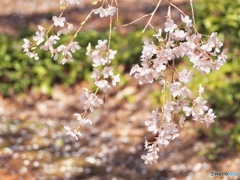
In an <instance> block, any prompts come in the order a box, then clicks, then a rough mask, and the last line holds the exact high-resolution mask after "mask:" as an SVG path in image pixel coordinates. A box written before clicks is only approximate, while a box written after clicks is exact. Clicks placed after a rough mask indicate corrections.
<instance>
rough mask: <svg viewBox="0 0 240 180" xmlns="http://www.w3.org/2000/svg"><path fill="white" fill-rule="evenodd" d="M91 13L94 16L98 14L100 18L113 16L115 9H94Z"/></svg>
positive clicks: (109, 7) (110, 7) (111, 7)
mask: <svg viewBox="0 0 240 180" xmlns="http://www.w3.org/2000/svg"><path fill="white" fill-rule="evenodd" d="M93 12H94V14H99V16H100V17H101V18H102V17H107V16H114V14H115V13H116V12H117V8H115V7H113V6H110V5H109V6H108V7H107V8H103V7H100V8H98V9H95V10H94V11H93Z"/></svg>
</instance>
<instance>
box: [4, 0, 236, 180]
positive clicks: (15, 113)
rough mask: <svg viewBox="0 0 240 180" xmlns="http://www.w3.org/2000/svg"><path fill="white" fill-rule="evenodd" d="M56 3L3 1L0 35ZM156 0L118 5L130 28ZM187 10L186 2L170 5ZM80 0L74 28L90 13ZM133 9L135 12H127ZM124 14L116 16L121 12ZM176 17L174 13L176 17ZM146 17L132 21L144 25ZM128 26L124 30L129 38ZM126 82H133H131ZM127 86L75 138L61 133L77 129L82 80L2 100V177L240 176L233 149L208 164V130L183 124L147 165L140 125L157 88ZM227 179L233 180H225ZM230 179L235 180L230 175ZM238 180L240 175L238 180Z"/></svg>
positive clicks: (39, 19)
mask: <svg viewBox="0 0 240 180" xmlns="http://www.w3.org/2000/svg"><path fill="white" fill-rule="evenodd" d="M58 2H59V1H58V0H51V1H47V0H41V1H40V0H36V1H34V0H15V1H14V0H2V1H1V2H0V5H1V11H0V32H2V33H6V34H9V35H12V36H17V34H18V28H19V27H21V26H25V27H28V26H29V25H36V24H38V23H44V20H43V19H51V16H52V13H53V12H54V13H56V14H57V12H56V11H57V10H58V8H56V7H58V5H57V4H58ZM156 2H157V0H153V1H150V2H149V1H148V0H142V1H137V0H122V1H121V3H119V7H120V9H122V11H121V12H123V13H124V15H126V18H125V19H123V22H124V23H129V22H131V21H133V20H134V19H136V18H137V17H141V16H142V15H144V14H146V13H150V12H152V10H153V9H154V7H155V5H156ZM173 2H175V3H176V4H179V6H182V7H184V6H185V4H184V2H183V1H181V0H178V1H173ZM166 4H167V1H163V6H162V8H161V9H160V10H159V11H158V12H157V17H156V18H154V19H153V24H154V25H156V26H160V25H161V24H162V23H163V22H164V19H163V18H161V17H162V16H163V14H166ZM89 10H90V5H89V3H86V1H84V2H83V4H82V5H81V6H79V7H72V8H71V10H69V11H67V12H66V17H67V19H69V21H70V22H73V23H74V24H79V23H80V22H81V21H82V19H83V18H84V17H85V16H86V13H87V12H89ZM133 11H134V14H133V13H132V12H133ZM120 15H121V14H120ZM175 16H176V18H178V17H177V16H178V13H177V12H176V13H175ZM147 20H148V19H144V20H143V21H142V22H138V23H136V24H134V26H132V27H131V28H135V27H137V26H139V25H143V24H144V23H146V22H147ZM106 24H107V22H99V21H97V20H95V19H94V18H93V20H92V22H91V23H90V24H88V26H86V27H85V29H92V28H93V27H97V29H98V30H101V29H103V28H104V27H105V25H106ZM128 30H129V29H128V28H127V29H123V30H120V31H124V32H126V33H127V31H128ZM129 78H130V77H129ZM131 81H132V85H129V86H124V87H121V88H116V89H114V90H113V91H112V92H111V94H109V95H106V103H105V105H104V107H103V108H102V109H100V110H99V111H96V112H95V113H94V114H92V115H91V116H92V118H93V126H91V127H89V128H86V129H83V130H82V133H83V137H82V138H81V139H80V140H79V141H76V140H75V139H73V138H71V137H69V136H66V134H65V133H66V132H65V131H64V129H63V125H76V122H75V121H74V120H73V119H74V117H73V116H72V114H73V113H75V112H79V111H80V110H81V105H80V103H79V99H78V97H79V94H80V92H81V89H82V86H85V85H86V82H81V83H79V84H77V85H75V86H74V87H71V88H64V87H63V86H61V85H55V86H54V89H53V93H52V94H53V96H52V97H51V98H49V97H47V96H44V95H42V94H40V93H38V92H35V91H30V92H29V93H28V94H23V95H20V96H14V97H12V98H3V97H0V116H1V119H0V180H18V179H24V180H25V179H29V180H32V179H33V180H35V179H43V180H45V179H76V180H78V179H94V180H95V179H96V180H98V179H99V180H101V179H112V180H114V179H134V180H135V179H140V180H141V179H143V180H144V179H152V180H157V179H193V180H198V179H199V180H200V179H227V178H222V177H214V178H213V177H211V176H210V172H211V171H216V172H226V171H227V172H230V171H232V172H233V171H235V172H238V173H240V153H239V152H231V154H225V155H224V156H223V157H220V158H218V161H209V160H207V159H206V158H205V157H204V156H200V155H199V152H201V151H204V150H205V149H207V148H209V147H212V146H213V145H214V144H213V143H212V142H210V141H209V140H208V139H206V138H202V137H199V134H198V133H197V129H199V128H203V129H204V131H207V129H206V128H205V126H203V125H201V124H197V123H196V122H192V121H187V122H186V123H185V125H184V127H183V128H182V129H181V131H180V137H179V138H177V139H176V140H174V141H173V142H172V143H171V144H170V145H169V146H168V147H167V148H166V149H165V150H164V151H162V152H161V153H160V154H159V156H160V158H159V162H158V163H157V164H155V165H148V166H147V165H144V163H143V161H142V160H141V159H140V155H142V154H144V153H146V152H145V151H144V148H143V144H144V138H145V136H147V138H149V137H150V136H151V135H149V134H148V133H147V129H146V127H145V125H144V121H145V120H146V119H148V118H149V115H150V111H151V100H150V98H149V96H148V94H149V93H150V92H152V91H153V90H158V88H159V87H158V86H157V85H155V84H154V85H152V86H142V87H140V86H138V85H137V84H136V82H134V81H133V80H131ZM228 179H230V178H228ZM232 179H233V178H232ZM235 179H237V178H235Z"/></svg>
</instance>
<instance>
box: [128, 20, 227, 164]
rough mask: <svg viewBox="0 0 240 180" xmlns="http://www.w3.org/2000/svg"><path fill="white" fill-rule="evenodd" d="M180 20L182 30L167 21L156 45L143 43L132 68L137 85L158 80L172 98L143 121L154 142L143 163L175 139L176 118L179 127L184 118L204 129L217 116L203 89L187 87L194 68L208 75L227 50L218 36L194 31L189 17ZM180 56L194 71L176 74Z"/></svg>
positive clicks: (223, 59) (224, 59)
mask: <svg viewBox="0 0 240 180" xmlns="http://www.w3.org/2000/svg"><path fill="white" fill-rule="evenodd" d="M181 19H182V23H183V24H184V26H183V27H181V28H180V27H178V26H177V25H176V24H175V23H174V21H173V20H171V19H168V20H167V22H166V23H165V28H164V30H162V29H159V30H158V33H157V34H155V35H154V37H156V38H157V39H158V44H157V45H155V44H154V43H153V42H149V41H145V42H144V45H143V50H142V56H141V66H139V65H134V66H133V68H132V69H131V72H130V75H133V76H134V78H135V79H137V80H138V82H139V84H146V83H147V84H148V83H153V82H154V81H158V82H159V83H160V84H161V85H162V86H163V93H167V92H168V93H169V94H170V95H171V97H170V98H169V100H166V101H165V103H164V104H163V106H162V108H161V111H159V110H158V109H156V110H154V111H153V112H152V116H151V120H147V121H146V122H145V124H146V126H147V127H148V130H149V131H151V132H153V133H154V134H156V140H155V141H154V142H151V143H149V142H148V143H147V144H148V146H146V149H147V150H148V153H147V155H144V156H142V159H144V160H145V163H146V164H149V163H153V162H155V161H156V160H157V159H158V155H157V153H158V151H159V150H160V149H161V148H162V147H164V146H167V145H168V144H169V142H170V141H171V140H173V139H175V138H176V137H177V136H178V133H177V132H178V127H177V126H178V125H177V124H175V123H174V120H175V119H176V117H179V126H181V127H182V126H183V123H184V121H185V119H186V118H187V117H192V119H193V120H195V121H199V122H201V123H206V124H207V126H209V124H211V123H213V122H214V118H215V117H216V116H215V115H214V113H213V110H212V109H209V108H208V106H207V101H206V100H204V99H203V97H202V94H203V92H204V88H203V87H201V86H199V90H198V91H197V92H192V91H191V90H190V89H189V88H188V87H187V85H188V83H189V82H191V81H192V76H193V72H194V69H196V70H198V71H200V72H201V73H210V72H211V71H214V70H218V69H219V68H220V67H221V66H222V65H224V64H225V63H226V59H227V56H226V55H225V53H226V50H222V46H223V43H221V42H220V40H219V39H218V37H217V33H212V34H211V35H210V37H209V38H208V39H207V41H205V40H204V39H203V37H202V35H201V34H200V33H198V32H196V31H195V29H194V27H193V23H192V20H191V19H190V18H189V17H188V16H182V18H181ZM163 34H165V35H163ZM183 57H187V58H188V59H189V61H190V62H191V63H192V64H193V69H191V70H187V69H183V70H181V71H178V70H177V69H176V67H175V66H173V64H174V63H175V61H177V60H179V59H180V58H183ZM168 67H170V68H168ZM167 71H168V72H169V71H171V72H172V78H168V77H167ZM169 79H171V80H169ZM167 129H168V130H167Z"/></svg>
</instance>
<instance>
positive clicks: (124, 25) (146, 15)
mask: <svg viewBox="0 0 240 180" xmlns="http://www.w3.org/2000/svg"><path fill="white" fill-rule="evenodd" d="M150 15H151V14H145V15H144V16H142V17H140V18H138V19H136V20H134V21H132V22H130V23H127V24H123V25H121V26H122V27H126V26H129V25H131V24H134V23H135V22H137V21H140V20H141V19H143V18H145V17H148V16H150Z"/></svg>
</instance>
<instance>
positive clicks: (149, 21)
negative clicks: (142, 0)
mask: <svg viewBox="0 0 240 180" xmlns="http://www.w3.org/2000/svg"><path fill="white" fill-rule="evenodd" d="M161 1H162V0H159V1H158V4H157V6H156V7H155V9H154V11H153V12H152V13H151V17H150V19H149V20H148V22H147V24H146V26H145V28H144V29H143V30H142V33H144V31H145V30H146V29H147V27H148V26H149V24H150V23H151V21H152V18H153V16H154V14H155V13H156V11H157V9H158V8H159V6H160V4H161Z"/></svg>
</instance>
